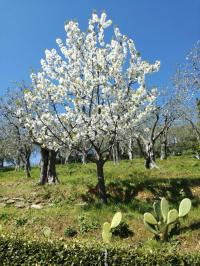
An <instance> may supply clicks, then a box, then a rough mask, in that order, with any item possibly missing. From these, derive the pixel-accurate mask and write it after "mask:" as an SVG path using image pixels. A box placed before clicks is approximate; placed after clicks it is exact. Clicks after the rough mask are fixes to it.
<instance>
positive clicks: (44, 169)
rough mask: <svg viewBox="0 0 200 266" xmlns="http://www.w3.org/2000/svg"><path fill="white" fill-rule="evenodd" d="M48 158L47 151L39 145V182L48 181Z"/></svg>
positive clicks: (42, 183)
mask: <svg viewBox="0 0 200 266" xmlns="http://www.w3.org/2000/svg"><path fill="white" fill-rule="evenodd" d="M48 159H49V151H48V150H47V149H46V148H42V147H41V171H40V184H41V185H44V184H46V183H47V182H48Z"/></svg>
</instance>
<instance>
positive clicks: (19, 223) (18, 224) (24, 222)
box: [15, 217, 28, 227]
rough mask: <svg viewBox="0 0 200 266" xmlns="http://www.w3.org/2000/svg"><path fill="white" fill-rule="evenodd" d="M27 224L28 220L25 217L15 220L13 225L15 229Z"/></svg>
mask: <svg viewBox="0 0 200 266" xmlns="http://www.w3.org/2000/svg"><path fill="white" fill-rule="evenodd" d="M27 222H28V218H26V217H21V218H17V219H16V220H15V224H16V226H17V227H20V226H24V225H25V224H26V223H27Z"/></svg>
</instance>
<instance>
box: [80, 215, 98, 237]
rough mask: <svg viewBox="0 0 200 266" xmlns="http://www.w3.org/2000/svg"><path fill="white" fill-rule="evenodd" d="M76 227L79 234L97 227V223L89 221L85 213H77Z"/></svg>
mask: <svg viewBox="0 0 200 266" xmlns="http://www.w3.org/2000/svg"><path fill="white" fill-rule="evenodd" d="M78 228H79V232H80V234H85V233H88V232H89V231H91V230H94V229H97V228H98V223H97V222H95V221H92V222H89V220H88V218H87V216H86V215H79V217H78Z"/></svg>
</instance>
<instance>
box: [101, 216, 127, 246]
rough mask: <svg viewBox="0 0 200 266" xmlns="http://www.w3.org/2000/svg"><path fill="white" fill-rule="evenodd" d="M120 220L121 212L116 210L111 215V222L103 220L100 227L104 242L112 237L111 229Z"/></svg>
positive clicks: (107, 241)
mask: <svg viewBox="0 0 200 266" xmlns="http://www.w3.org/2000/svg"><path fill="white" fill-rule="evenodd" d="M121 220H122V213H121V212H117V213H115V215H114V216H113V219H112V221H111V223H108V222H105V223H104V224H103V228H102V238H103V241H104V242H105V243H109V242H110V241H111V238H112V229H113V228H116V227H117V226H118V225H119V224H120V223H121Z"/></svg>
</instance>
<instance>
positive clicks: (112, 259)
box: [0, 236, 200, 266]
mask: <svg viewBox="0 0 200 266" xmlns="http://www.w3.org/2000/svg"><path fill="white" fill-rule="evenodd" d="M0 265H1V266H8V265H12V266H33V265H40V266H50V265H51V266H59V265H62V266H68V265H75V266H78V265H83V266H86V265H88V266H97V265H98V266H104V265H108V266H112V265H113V266H114V265H115V266H118V265H120V266H121V265H123V266H130V265H137V266H140V265H141V266H146V265H157V266H159V265H160V266H161V265H162V266H163V265H165V266H173V265H177V266H178V265H188V266H189V265H193V266H195V265H200V254H199V253H194V254H185V253H184V254H181V253H178V252H175V251H174V250H173V249H166V248H160V249H157V250H151V251H144V250H140V249H139V248H134V247H131V246H127V245H126V246H122V245H121V246H119V247H116V246H110V245H105V244H98V243H96V242H95V243H94V242H93V243H83V242H78V241H76V242H72V241H69V242H68V244H64V243H61V242H57V243H56V242H55V243H51V242H41V243H39V242H37V241H28V240H23V239H19V238H17V237H12V238H11V237H7V236H4V237H2V236H0Z"/></svg>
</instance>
